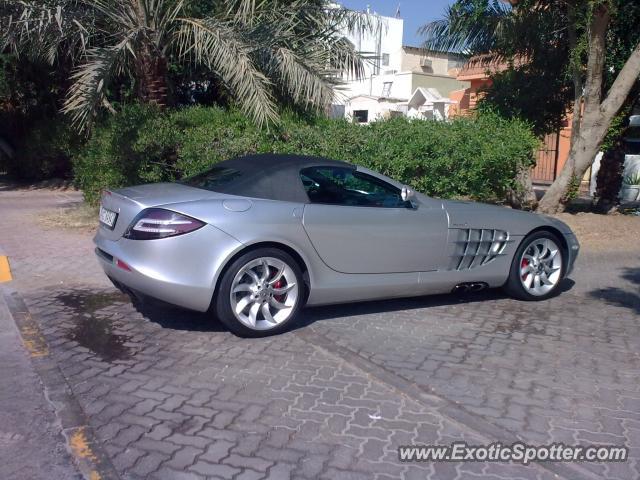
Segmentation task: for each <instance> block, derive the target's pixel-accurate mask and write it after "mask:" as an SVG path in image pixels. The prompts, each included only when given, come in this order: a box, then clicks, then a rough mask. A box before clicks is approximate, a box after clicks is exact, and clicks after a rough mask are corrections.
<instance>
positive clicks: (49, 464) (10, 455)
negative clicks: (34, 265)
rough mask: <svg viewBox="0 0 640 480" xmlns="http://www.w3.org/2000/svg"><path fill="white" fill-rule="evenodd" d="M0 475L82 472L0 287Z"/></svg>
mask: <svg viewBox="0 0 640 480" xmlns="http://www.w3.org/2000/svg"><path fill="white" fill-rule="evenodd" d="M0 452H1V454H0V457H1V458H0V478H2V479H5V480H52V479H69V480H72V479H75V478H81V477H80V475H79V474H78V473H77V472H76V469H75V467H74V465H73V463H72V461H71V457H70V455H69V453H68V452H67V450H66V447H65V440H64V438H63V436H62V434H61V432H60V425H59V424H57V423H56V418H55V415H54V412H53V408H52V406H51V405H50V404H49V402H48V401H47V399H46V398H45V392H43V386H42V383H41V382H40V378H39V376H38V375H37V374H36V372H35V371H34V368H33V365H32V364H31V362H30V360H29V355H28V354H27V351H26V350H25V349H24V347H23V345H22V342H21V340H20V335H19V333H18V330H17V329H16V325H15V323H14V321H13V318H12V317H11V314H10V313H9V310H8V308H7V305H6V302H5V300H4V297H3V295H2V294H1V292H0Z"/></svg>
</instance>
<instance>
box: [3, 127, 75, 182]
mask: <svg viewBox="0 0 640 480" xmlns="http://www.w3.org/2000/svg"><path fill="white" fill-rule="evenodd" d="M0 140H3V138H2V135H0ZM5 141H13V142H14V144H13V145H11V147H12V148H11V149H12V150H13V151H12V154H11V155H8V154H7V153H6V152H5V153H4V154H2V153H3V152H0V171H5V172H7V173H8V174H9V175H11V176H13V177H15V178H19V179H22V180H44V179H49V178H52V177H55V178H65V177H68V176H69V174H70V172H71V157H72V153H73V151H74V150H75V148H77V143H78V138H77V136H76V134H75V133H74V132H73V131H72V130H71V129H70V128H69V126H68V125H67V124H66V123H64V122H63V121H60V119H44V120H41V121H40V122H38V123H36V124H35V125H32V126H31V128H30V129H29V131H28V133H27V134H26V135H25V136H24V137H21V138H15V137H14V138H11V137H9V136H8V137H6V140H5Z"/></svg>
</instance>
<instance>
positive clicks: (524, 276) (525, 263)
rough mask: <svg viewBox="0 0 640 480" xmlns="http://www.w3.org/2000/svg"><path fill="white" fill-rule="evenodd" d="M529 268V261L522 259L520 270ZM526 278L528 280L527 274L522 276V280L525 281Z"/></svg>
mask: <svg viewBox="0 0 640 480" xmlns="http://www.w3.org/2000/svg"><path fill="white" fill-rule="evenodd" d="M528 266H529V260H527V259H526V258H523V259H522V263H521V264H520V269H523V268H526V267H528ZM525 278H527V274H526V273H525V274H524V275H522V280H524V279H525Z"/></svg>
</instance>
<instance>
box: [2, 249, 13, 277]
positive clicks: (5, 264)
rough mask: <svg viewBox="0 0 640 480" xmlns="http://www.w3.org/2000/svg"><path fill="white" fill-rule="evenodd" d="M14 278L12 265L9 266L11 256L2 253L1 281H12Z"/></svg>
mask: <svg viewBox="0 0 640 480" xmlns="http://www.w3.org/2000/svg"><path fill="white" fill-rule="evenodd" d="M11 280H13V277H12V276H11V267H10V266H9V257H7V256H6V255H0V283H2V282H10V281H11Z"/></svg>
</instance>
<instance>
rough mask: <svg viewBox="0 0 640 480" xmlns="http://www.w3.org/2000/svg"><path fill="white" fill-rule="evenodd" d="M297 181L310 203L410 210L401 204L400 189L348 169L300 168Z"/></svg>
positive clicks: (406, 203)
mask: <svg viewBox="0 0 640 480" xmlns="http://www.w3.org/2000/svg"><path fill="white" fill-rule="evenodd" d="M300 180H301V181H302V184H303V185H304V189H305V190H306V192H307V195H308V196H309V201H310V202H311V203H323V204H327V205H343V206H352V207H379V208H407V207H408V206H409V203H408V202H405V201H403V200H402V195H401V191H400V189H399V188H396V187H394V186H393V185H390V184H388V183H386V182H384V181H382V180H380V179H378V178H375V177H372V176H371V175H367V174H366V173H362V172H358V171H357V170H354V169H351V168H345V167H308V168H303V169H302V170H301V171H300Z"/></svg>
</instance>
